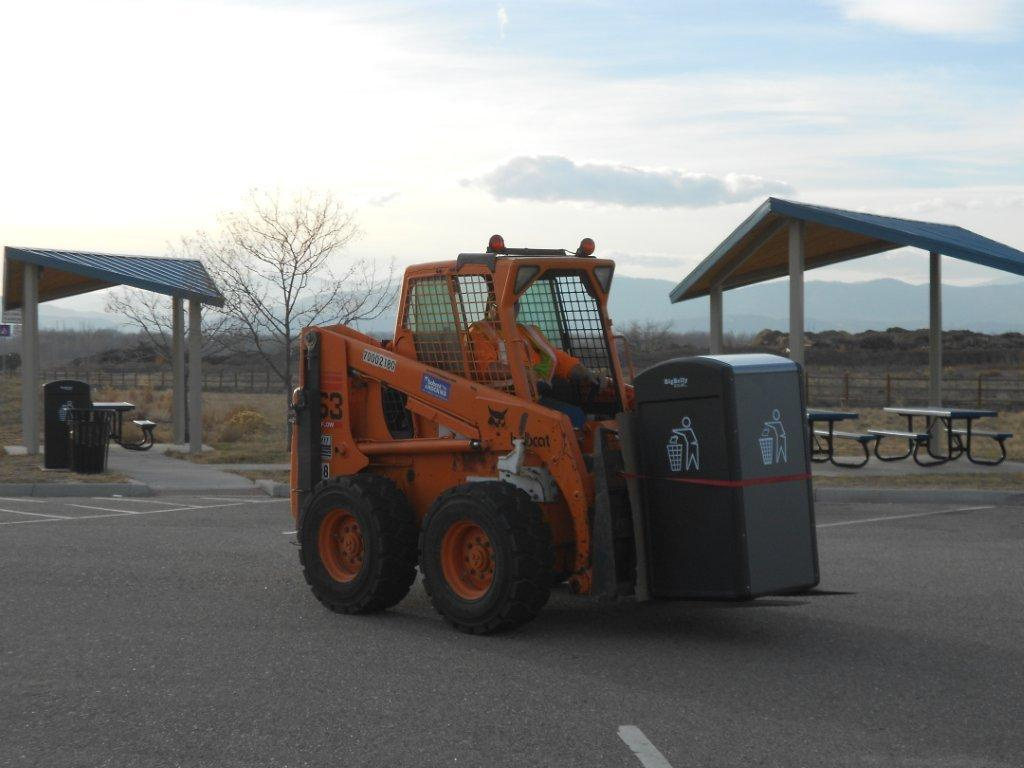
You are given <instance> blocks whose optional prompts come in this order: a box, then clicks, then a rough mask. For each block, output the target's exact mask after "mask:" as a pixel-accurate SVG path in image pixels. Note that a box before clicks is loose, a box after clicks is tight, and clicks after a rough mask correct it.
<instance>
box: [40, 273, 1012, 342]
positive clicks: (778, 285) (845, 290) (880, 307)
mask: <svg viewBox="0 0 1024 768" xmlns="http://www.w3.org/2000/svg"><path fill="white" fill-rule="evenodd" d="M674 285H675V283H673V282H672V281H670V280H658V279H653V278H639V277H629V276H627V275H616V277H615V280H614V282H613V284H612V292H611V299H610V301H609V312H610V314H611V316H612V319H613V320H614V321H615V325H616V326H617V327H618V328H619V329H620V330H621V329H622V327H623V326H625V325H627V324H629V323H631V322H647V321H653V322H658V323H669V324H670V325H671V327H672V328H673V330H676V331H680V332H685V331H706V330H707V328H708V300H707V299H706V298H703V299H694V300H692V301H687V302H683V303H681V304H670V303H669V300H668V294H669V291H670V290H671V289H672V288H673V287H674ZM1022 305H1024V283H992V284H985V285H973V286H958V285H946V286H943V289H942V313H943V327H944V328H946V329H947V330H952V329H962V330H972V331H977V332H979V333H1004V332H1007V331H1024V311H1022ZM724 307H725V330H726V332H727V333H730V332H731V333H740V334H750V333H757V332H758V331H760V330H762V329H764V328H774V329H784V328H786V327H787V325H788V307H789V285H788V283H787V281H785V280H780V281H776V282H772V283H761V284H758V285H752V286H748V287H746V288H739V289H737V290H734V291H728V292H726V294H725V296H724ZM804 313H805V326H806V329H807V330H809V331H822V330H839V331H850V332H858V331H865V330H884V329H886V328H890V327H893V326H898V327H901V328H924V327H926V326H927V325H928V286H927V285H912V284H910V283H905V282H903V281H901V280H893V279H881V280H870V281H866V282H859V283H845V282H834V281H809V282H807V283H805V289H804ZM394 323H395V315H394V312H391V313H390V314H389V315H387V316H384V317H381V318H380V319H378V320H376V321H373V322H370V323H365V324H363V326H364V328H363V329H364V330H366V331H368V332H371V331H376V332H378V333H382V334H385V335H390V334H391V332H392V330H393V328H394ZM39 324H40V326H41V327H43V328H69V329H71V328H75V329H82V328H94V329H101V328H121V327H124V328H125V329H126V330H127V327H126V326H124V323H123V321H122V319H121V318H119V317H118V316H116V315H110V314H105V313H103V312H89V311H78V310H75V309H73V308H71V307H66V306H59V305H54V304H41V305H40V307H39Z"/></svg>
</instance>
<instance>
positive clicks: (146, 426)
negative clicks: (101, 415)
mask: <svg viewBox="0 0 1024 768" xmlns="http://www.w3.org/2000/svg"><path fill="white" fill-rule="evenodd" d="M92 407H93V408H94V409H95V410H98V411H107V412H109V413H110V439H111V440H113V441H114V442H115V443H117V444H118V445H120V446H121V447H122V448H128V449H129V450H133V451H146V450H149V449H150V448H152V447H153V442H154V440H153V428H154V427H156V422H153V421H149V420H148V419H133V420H132V423H133V424H135V426H137V427H138V428H139V429H141V430H142V440H140V441H138V442H135V443H126V442H125V441H124V437H123V430H124V415H125V414H126V413H130V412H131V411H134V410H135V403H126V402H123V401H122V402H119V403H93V404H92Z"/></svg>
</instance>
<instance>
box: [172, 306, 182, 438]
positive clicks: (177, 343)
mask: <svg viewBox="0 0 1024 768" xmlns="http://www.w3.org/2000/svg"><path fill="white" fill-rule="evenodd" d="M171 371H172V375H173V379H174V384H173V389H172V395H173V400H172V403H171V416H172V420H173V422H174V442H175V443H176V444H178V445H181V444H182V443H184V442H185V300H184V299H182V298H181V297H180V296H172V297H171Z"/></svg>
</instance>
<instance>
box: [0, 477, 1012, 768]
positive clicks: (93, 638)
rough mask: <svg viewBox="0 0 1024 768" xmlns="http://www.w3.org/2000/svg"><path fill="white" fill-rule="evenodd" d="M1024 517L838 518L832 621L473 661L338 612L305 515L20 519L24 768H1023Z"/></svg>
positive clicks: (836, 514) (590, 611)
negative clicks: (301, 522) (313, 584)
mask: <svg viewBox="0 0 1024 768" xmlns="http://www.w3.org/2000/svg"><path fill="white" fill-rule="evenodd" d="M1022 515H1024V510H1022V509H1019V508H1011V507H969V506H967V505H947V506H934V505H933V506H927V507H926V506H922V505H899V506H896V505H863V504H861V505H837V504H819V505H818V523H819V525H820V526H821V527H820V528H819V531H818V536H819V547H820V558H821V566H822V583H821V586H820V587H819V589H818V590H817V591H816V592H815V593H814V594H811V595H804V596H799V597H785V598H782V597H780V598H772V599H762V600H758V601H755V602H753V603H736V604H711V603H682V602H679V603H648V604H633V603H628V602H623V603H618V604H614V605H607V606H606V605H597V604H595V603H592V602H590V601H588V600H586V599H581V598H574V597H572V596H570V595H568V594H567V593H564V592H558V593H556V594H555V595H554V596H553V597H552V600H551V602H550V603H549V604H548V606H547V608H546V609H545V610H544V612H543V613H542V614H541V616H540V617H539V619H538V620H537V621H535V622H533V623H532V624H530V625H528V626H527V627H525V628H523V629H522V630H520V631H517V632H514V633H511V634H507V635H501V636H495V637H470V636H466V635H462V634H459V633H457V632H455V631H453V630H452V629H450V628H449V627H448V626H447V625H446V624H445V623H444V622H443V621H442V620H441V619H440V618H439V617H437V616H436V615H435V614H434V613H433V610H432V609H431V607H430V605H429V603H428V602H427V599H426V597H425V596H424V594H423V591H422V588H421V587H420V586H418V585H417V586H416V587H414V589H413V592H412V593H411V594H410V596H409V597H408V598H407V599H406V600H405V601H404V602H403V603H402V604H401V605H400V606H398V608H397V609H396V610H393V611H391V612H389V613H386V614H382V615H376V616H370V617H346V616H339V615H335V614H332V613H329V612H328V611H326V610H324V609H322V608H321V607H320V605H319V604H318V603H316V602H315V601H314V600H313V598H312V596H311V595H310V594H309V593H308V591H307V588H306V586H305V583H304V582H303V580H302V576H301V573H300V570H299V566H298V562H297V554H296V553H297V549H296V548H295V546H294V543H293V541H294V537H293V536H290V535H287V532H289V531H291V530H292V525H291V519H290V517H289V516H288V513H287V508H286V502H285V501H283V500H270V499H264V498H225V497H180V498H175V497H158V498H153V499H145V500H142V499H109V498H106V499H66V500H41V499H34V500H28V499H0V765H2V766H22V765H26V766H27V765H39V766H47V767H48V768H55V767H57V766H147V765H154V766H157V765H159V766H171V765H182V766H195V765H210V766H242V765H245V766H306V765H309V766H327V765H337V766H357V765H358V766H363V765H366V766H448V765H466V766H633V768H635V767H636V766H640V765H648V766H658V765H660V766H664V765H671V766H673V767H674V768H684V767H687V766H718V767H721V766H751V765H758V766H780V767H781V766H785V768H793V767H794V766H914V767H915V768H924V767H925V766H928V767H929V768H931V767H932V766H941V767H942V768H954V767H959V766H986V767H988V766H1014V767H1016V766H1019V765H1020V764H1021V755H1022V754H1024V727H1022V726H1021V722H1022V719H1024V648H1022V631H1021V626H1022V619H1024V516H1022ZM623 726H633V728H632V729H630V728H625V729H623ZM627 742H628V743H629V744H632V746H633V749H635V750H636V751H637V752H638V753H639V754H634V751H633V749H631V748H630V746H628V745H627ZM659 760H661V762H658V761H659Z"/></svg>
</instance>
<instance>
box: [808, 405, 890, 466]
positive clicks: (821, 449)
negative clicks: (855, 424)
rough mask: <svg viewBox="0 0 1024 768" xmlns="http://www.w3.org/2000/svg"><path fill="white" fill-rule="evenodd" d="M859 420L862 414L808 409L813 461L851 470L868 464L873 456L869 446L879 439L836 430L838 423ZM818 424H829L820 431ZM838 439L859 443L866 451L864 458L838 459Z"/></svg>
mask: <svg viewBox="0 0 1024 768" xmlns="http://www.w3.org/2000/svg"><path fill="white" fill-rule="evenodd" d="M859 418H860V414H858V413H855V412H854V411H829V410H825V409H823V408H808V409H807V426H808V431H809V432H810V438H811V439H810V443H811V461H814V462H817V463H819V464H820V463H824V462H830V463H831V464H833V465H834V466H837V467H848V468H850V469H856V468H857V467H863V466H864V465H865V464H867V463H868V459H869V458H870V456H871V454H870V452H869V446H870V444H871V443H874V442H877V441H878V438H877V437H876V436H875V435H872V434H863V433H861V432H845V431H837V430H836V423H838V422H840V421H848V420H856V419H859ZM818 424H823V425H825V424H827V425H828V426H827V428H820V429H819V428H817V427H816V425H818ZM837 438H838V439H842V440H853V441H854V442H856V443H858V444H859V445H860V447H861V449H862V450H863V451H864V458H863V459H862V460H860V461H840V460H838V459H836V453H835V441H836V439H837Z"/></svg>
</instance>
